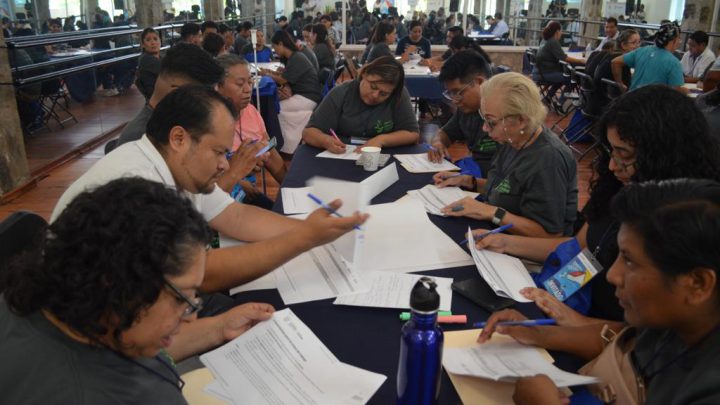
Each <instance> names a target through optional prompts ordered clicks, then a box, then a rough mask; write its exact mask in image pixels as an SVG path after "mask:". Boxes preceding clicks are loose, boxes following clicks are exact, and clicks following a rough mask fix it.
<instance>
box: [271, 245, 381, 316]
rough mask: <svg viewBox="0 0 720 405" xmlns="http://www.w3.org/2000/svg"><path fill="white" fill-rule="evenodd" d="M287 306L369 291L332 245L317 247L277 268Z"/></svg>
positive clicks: (279, 289) (274, 272)
mask: <svg viewBox="0 0 720 405" xmlns="http://www.w3.org/2000/svg"><path fill="white" fill-rule="evenodd" d="M273 274H274V275H275V282H276V283H277V288H278V292H280V296H281V297H282V299H283V302H284V303H285V305H291V304H297V303H299V302H307V301H316V300H322V299H325V298H333V297H337V296H338V295H343V294H353V293H357V292H360V291H366V290H367V288H366V286H365V284H364V283H363V282H362V281H361V280H360V278H359V277H358V274H357V272H353V271H352V270H351V269H350V268H349V267H348V266H347V264H346V263H345V262H344V260H343V258H342V257H340V254H339V253H338V252H337V250H335V247H334V246H333V245H332V244H327V245H323V246H320V247H316V248H314V249H312V250H311V251H309V252H305V253H303V254H301V255H300V256H298V257H296V258H294V259H292V260H290V261H289V262H287V263H285V264H284V265H282V266H280V267H279V268H278V269H276V270H275V271H273Z"/></svg>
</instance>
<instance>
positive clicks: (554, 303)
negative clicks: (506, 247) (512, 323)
mask: <svg viewBox="0 0 720 405" xmlns="http://www.w3.org/2000/svg"><path fill="white" fill-rule="evenodd" d="M498 236H499V235H498ZM520 294H522V295H523V297H525V298H527V299H529V300H532V301H533V302H535V305H537V306H538V308H540V310H542V311H543V312H544V313H545V314H547V316H549V317H551V318H552V319H554V320H555V321H556V322H557V324H558V325H559V326H583V325H587V324H589V323H593V322H592V320H591V319H590V318H588V317H586V316H584V315H582V314H580V313H579V312H577V311H575V310H573V309H572V308H570V307H569V306H567V305H565V304H563V303H562V302H560V300H558V299H557V298H555V297H554V296H553V295H552V294H550V293H549V292H547V291H545V290H543V289H541V288H533V287H527V288H523V289H522V290H520Z"/></svg>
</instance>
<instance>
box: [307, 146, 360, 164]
mask: <svg viewBox="0 0 720 405" xmlns="http://www.w3.org/2000/svg"><path fill="white" fill-rule="evenodd" d="M355 149H357V145H347V144H346V145H345V153H332V152H330V151H329V150H326V151H323V152H320V153H318V154H317V155H315V157H319V158H328V159H342V160H358V159H359V158H360V154H359V153H355Z"/></svg>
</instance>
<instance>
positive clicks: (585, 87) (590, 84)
mask: <svg viewBox="0 0 720 405" xmlns="http://www.w3.org/2000/svg"><path fill="white" fill-rule="evenodd" d="M574 76H575V81H576V82H577V83H578V85H579V87H578V89H579V93H580V99H579V105H578V107H577V108H579V110H580V113H581V114H582V116H583V117H584V118H585V119H586V120H587V123H584V124H578V125H573V124H571V125H568V127H567V128H565V129H564V130H563V132H561V134H560V137H561V139H562V140H563V141H564V142H565V144H566V145H568V147H570V149H571V150H572V151H573V152H575V153H577V154H578V155H579V157H578V161H580V160H582V159H583V158H584V157H585V156H586V155H587V154H588V153H589V152H590V151H592V150H594V149H595V148H597V147H598V146H600V139H599V138H597V137H596V136H595V135H594V133H593V131H592V129H593V127H594V125H595V122H596V121H597V120H598V118H599V117H598V116H597V115H595V114H593V113H592V112H590V111H589V110H588V108H587V107H588V106H589V105H590V98H591V97H592V96H593V93H594V92H595V91H596V89H595V82H594V81H593V78H592V77H591V76H590V75H587V74H585V73H582V72H578V71H574ZM571 134H572V135H571ZM588 134H590V136H592V137H593V139H594V141H593V143H592V145H590V147H589V148H587V149H585V150H584V151H581V150H579V149H578V148H577V147H576V146H575V143H577V142H578V141H579V140H580V139H582V138H584V137H585V135H588Z"/></svg>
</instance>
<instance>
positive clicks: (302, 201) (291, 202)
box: [280, 187, 318, 215]
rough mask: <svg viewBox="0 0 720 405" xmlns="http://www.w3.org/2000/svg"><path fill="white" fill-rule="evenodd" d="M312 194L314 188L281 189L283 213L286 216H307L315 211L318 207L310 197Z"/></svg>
mask: <svg viewBox="0 0 720 405" xmlns="http://www.w3.org/2000/svg"><path fill="white" fill-rule="evenodd" d="M308 193H312V187H296V188H291V187H283V188H281V189H280V195H281V196H282V204H283V213H285V215H292V214H307V213H308V212H312V211H315V210H316V209H317V208H318V205H317V204H316V203H314V202H313V200H311V199H310V197H308Z"/></svg>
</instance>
